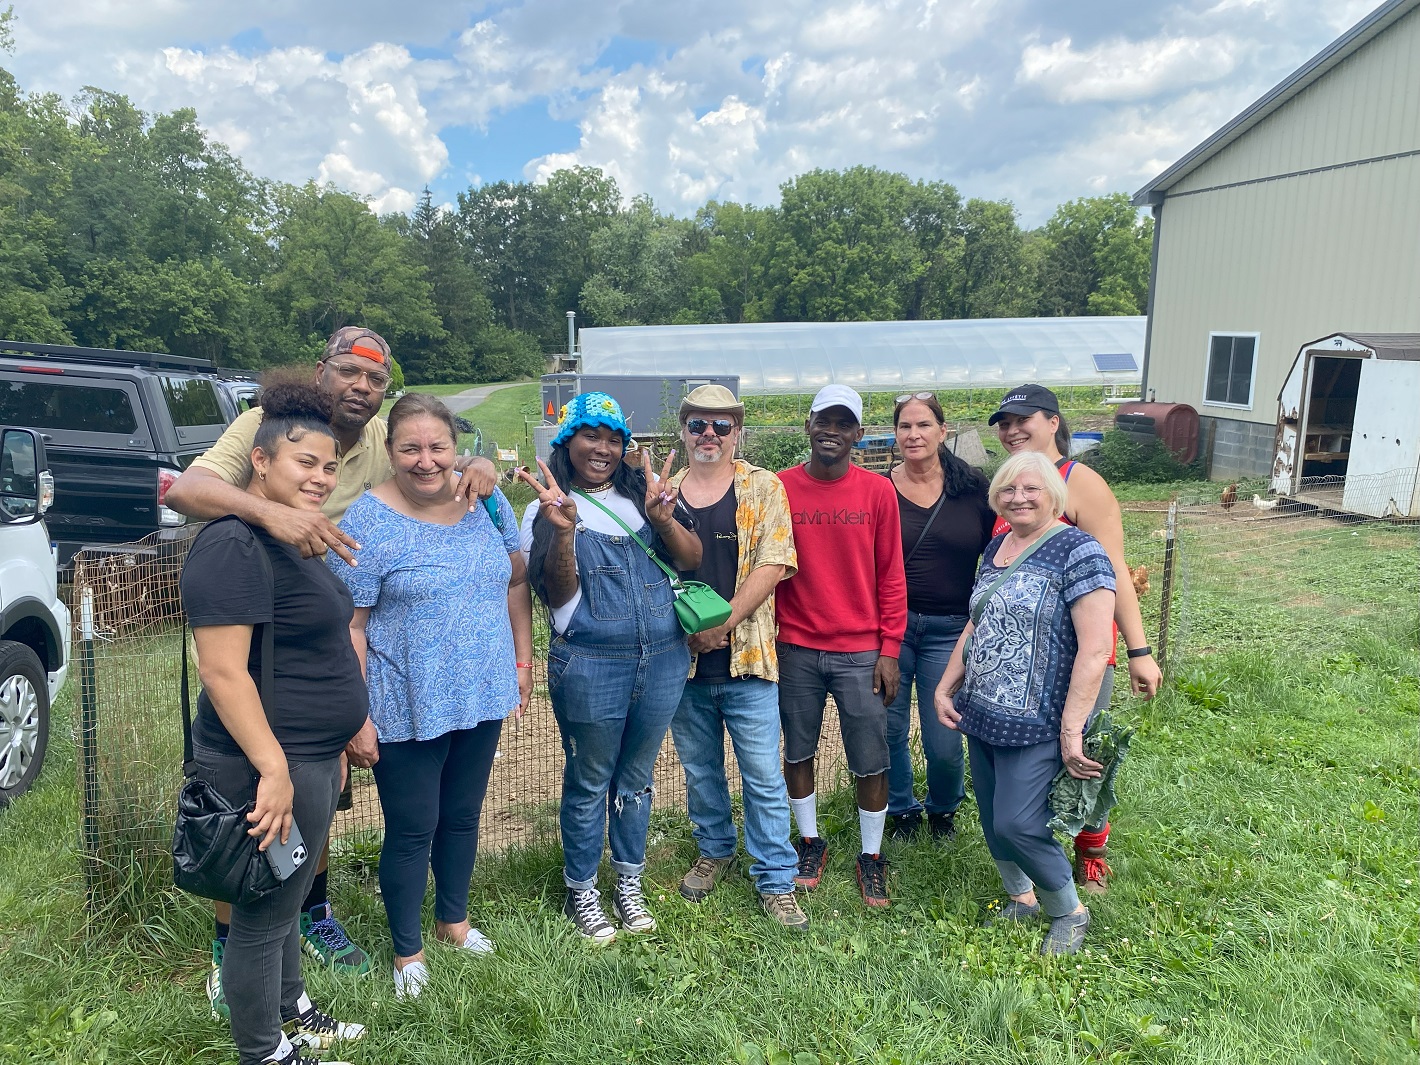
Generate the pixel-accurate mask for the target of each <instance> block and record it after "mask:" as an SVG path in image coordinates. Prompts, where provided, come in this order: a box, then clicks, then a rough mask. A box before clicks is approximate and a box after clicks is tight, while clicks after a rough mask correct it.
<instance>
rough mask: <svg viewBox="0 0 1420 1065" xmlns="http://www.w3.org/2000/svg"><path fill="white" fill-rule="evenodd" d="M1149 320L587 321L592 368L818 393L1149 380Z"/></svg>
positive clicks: (585, 357) (584, 364) (584, 352)
mask: <svg viewBox="0 0 1420 1065" xmlns="http://www.w3.org/2000/svg"><path fill="white" fill-rule="evenodd" d="M1146 321H1147V319H1145V318H1144V317H1142V316H1139V317H1100V318H973V319H964V320H953V321H930V322H762V323H753V324H748V325H651V326H618V327H608V328H587V329H583V330H581V331H580V332H579V334H578V340H579V347H580V351H581V370H582V372H583V373H585V374H645V375H652V374H654V375H664V376H674V377H682V376H686V375H695V374H715V375H716V376H724V375H730V374H736V375H738V376H739V379H740V391H741V392H743V393H747V394H754V393H769V392H783V393H808V392H815V391H817V390H818V389H819V388H821V387H823V386H824V385H826V384H831V383H837V384H844V385H849V386H851V387H853V388H857V389H861V390H864V391H892V390H896V389H903V388H923V389H932V390H934V391H941V390H945V389H957V388H981V387H988V388H989V387H999V388H1009V387H1010V386H1011V385H1014V384H1019V383H1022V382H1025V381H1036V382H1039V383H1041V384H1045V385H1051V386H1067V385H1095V386H1098V385H1137V384H1138V383H1139V382H1140V367H1141V366H1142V365H1143V362H1144V326H1145V322H1146Z"/></svg>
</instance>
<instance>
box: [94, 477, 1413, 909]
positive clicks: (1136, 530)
mask: <svg viewBox="0 0 1420 1065" xmlns="http://www.w3.org/2000/svg"><path fill="white" fill-rule="evenodd" d="M1324 487H1325V488H1327V490H1334V489H1336V488H1337V486H1336V485H1335V484H1334V483H1332V484H1328V485H1327V486H1324ZM1265 491H1266V488H1265V485H1264V484H1263V483H1262V482H1258V483H1257V484H1255V485H1254V484H1240V485H1238V486H1235V487H1232V488H1229V489H1224V486H1222V485H1199V486H1197V488H1196V489H1194V490H1193V491H1192V494H1191V495H1185V496H1184V497H1183V498H1181V499H1179V500H1178V501H1176V502H1174V503H1157V502H1147V503H1128V502H1126V503H1125V504H1124V505H1123V518H1124V530H1125V554H1126V557H1127V559H1128V561H1129V564H1130V566H1131V569H1132V571H1133V579H1134V584H1135V587H1136V590H1137V591H1138V592H1139V598H1140V606H1141V609H1142V610H1143V615H1144V625H1145V631H1146V632H1147V633H1148V634H1149V636H1150V638H1151V639H1152V640H1154V645H1155V649H1156V651H1157V652H1158V654H1159V656H1160V658H1161V659H1162V661H1163V662H1164V664H1165V666H1166V669H1168V671H1169V672H1171V673H1174V674H1179V673H1180V672H1182V673H1184V674H1189V675H1191V671H1197V670H1199V669H1204V670H1206V663H1207V661H1208V660H1209V658H1210V656H1211V655H1213V654H1215V653H1217V652H1219V651H1224V650H1227V649H1229V648H1235V647H1243V646H1248V645H1253V644H1256V643H1257V642H1258V641H1264V642H1265V641H1269V640H1271V641H1275V642H1278V643H1279V645H1285V642H1286V641H1289V640H1297V639H1303V640H1306V641H1308V644H1309V645H1311V646H1313V647H1319V646H1323V645H1325V644H1326V643H1327V642H1328V641H1335V640H1337V639H1338V638H1339V637H1340V636H1341V635H1344V634H1345V633H1347V632H1350V631H1354V630H1355V629H1356V628H1357V627H1365V626H1368V625H1376V624H1382V623H1388V621H1387V619H1390V618H1395V617H1399V618H1401V619H1402V622H1403V621H1404V619H1405V618H1406V617H1411V618H1413V615H1414V613H1415V604H1416V601H1417V590H1418V589H1420V581H1417V573H1420V565H1417V563H1420V553H1418V552H1417V525H1416V524H1414V523H1403V522H1396V521H1391V520H1385V519H1374V518H1359V517H1356V516H1355V515H1352V514H1346V513H1341V512H1339V511H1334V510H1331V509H1327V508H1326V507H1324V506H1317V505H1314V504H1306V503H1300V502H1288V501H1285V500H1280V501H1270V500H1260V502H1261V503H1262V504H1263V505H1262V506H1261V507H1259V506H1256V505H1254V503H1253V502H1252V496H1253V494H1254V492H1257V493H1259V494H1260V493H1262V492H1265ZM1234 496H1235V497H1236V501H1235V502H1234V501H1233V497H1234ZM1325 498H1329V497H1325ZM1325 498H1324V499H1323V502H1324V501H1325ZM1337 498H1338V499H1339V496H1338V497H1337ZM1270 502H1275V504H1276V505H1275V506H1268V505H1267V504H1268V503H1270ZM161 535H162V534H155V536H152V537H148V538H147V539H145V540H143V541H140V542H138V543H136V544H131V545H124V546H120V547H106V548H97V547H96V548H87V549H85V550H84V551H82V552H80V553H79V554H78V555H77V556H75V568H74V584H73V601H74V607H75V609H74V617H75V625H76V630H77V631H76V634H75V635H76V643H75V647H76V649H77V652H78V656H79V670H78V676H79V693H78V694H79V700H78V707H79V709H78V713H77V716H76V721H75V730H76V740H77V747H78V759H77V762H78V772H79V778H80V780H79V783H80V795H81V797H82V824H81V842H82V854H83V860H84V866H85V874H86V880H87V883H88V886H89V890H90V898H91V903H92V905H93V906H95V907H96V908H107V907H115V906H116V907H118V908H122V909H128V910H133V911H135V912H142V911H143V910H144V909H145V907H146V906H147V905H151V902H152V900H153V899H155V898H156V897H157V895H158V894H160V893H161V892H163V891H165V890H167V889H168V888H169V887H170V885H171V860H170V858H169V856H168V845H169V842H170V839H171V833H172V820H173V810H174V800H175V797H176V795H177V792H178V789H179V787H180V786H181V782H182V767H181V762H182V728H181V719H180V712H179V709H178V707H179V701H178V687H179V675H180V651H181V647H182V644H181V642H180V641H182V640H183V638H184V633H185V628H184V625H183V619H182V611H181V604H180V602H179V598H178V583H177V582H178V576H179V574H180V573H181V570H182V563H183V559H184V557H185V554H186V546H187V543H188V542H189V539H188V538H186V537H184V538H179V539H176V540H168V539H160V536H161ZM190 535H191V532H190V531H189V533H188V536H189V537H190ZM1410 624H1412V625H1413V621H1411V622H1410ZM534 630H535V647H536V653H535V655H534V661H535V666H534V691H533V696H532V700H531V703H530V705H529V707H528V709H527V712H526V713H525V714H524V715H523V717H522V719H521V720H517V719H514V718H509V719H508V721H507V722H506V723H505V724H504V729H503V735H502V739H501V741H500V744H499V749H498V755H497V757H496V759H495V761H494V767H493V773H492V776H491V778H490V781H489V785H488V793H487V798H486V800H485V802H484V808H483V820H482V826H481V831H480V849H481V850H482V851H483V852H485V853H491V852H497V851H502V850H505V849H507V848H509V847H512V846H518V845H525V844H534V843H546V842H552V841H555V840H556V839H557V809H558V801H559V797H560V794H561V779H562V765H563V754H562V747H561V743H560V740H559V737H558V732H557V725H556V721H555V720H554V718H553V714H552V704H551V702H550V700H549V698H548V695H547V675H546V651H547V642H548V624H547V617H546V614H545V612H544V611H542V610H541V609H540V608H539V609H538V610H536V611H535V621H534ZM189 646H190V644H189ZM190 683H191V685H192V691H191V694H192V696H193V697H194V700H195V697H196V692H197V676H196V669H195V662H194V665H193V668H192V670H191V678H190ZM1125 688H1127V685H1124V684H1118V685H1116V688H1115V691H1116V703H1117V707H1116V714H1117V715H1118V714H1119V713H1120V712H1123V713H1124V714H1126V715H1127V713H1128V709H1127V705H1125V704H1126V703H1127V700H1128V699H1129V698H1130V697H1129V696H1128V694H1127V692H1126V691H1125V690H1124V689H1125ZM915 716H916V715H915V714H914V732H915V730H916V725H915ZM824 731H825V735H824V738H823V743H822V745H821V758H820V760H819V767H818V775H819V781H818V788H819V790H820V791H822V792H831V791H835V790H838V789H840V788H843V787H845V786H846V785H847V784H848V781H849V778H848V775H847V767H846V765H845V764H844V761H843V755H842V748H841V744H840V742H839V738H838V733H837V723H836V719H835V715H834V714H833V713H831V712H830V713H829V714H827V715H826V716H825V723H824ZM913 748H914V751H915V752H916V755H917V757H918V758H919V759H920V747H919V745H918V744H917V743H916V742H915V741H914V745H913ZM726 769H727V774H728V776H729V779H730V787H731V791H732V792H735V791H738V774H737V772H736V770H735V763H734V755H733V751H732V750H731V749H730V746H729V744H728V742H727V744H726ZM352 792H353V803H352V807H351V809H349V810H348V811H343V812H341V813H340V814H338V815H337V819H336V823H335V826H334V829H333V832H332V851H333V853H334V854H335V856H336V861H335V862H333V863H332V868H333V869H334V870H336V875H341V874H340V871H341V870H342V869H344V868H346V867H349V866H351V865H352V864H354V865H365V866H368V865H369V864H371V863H372V862H373V861H374V859H375V857H376V855H377V853H378V846H379V840H380V834H381V829H382V820H381V816H380V807H379V801H378V796H377V794H376V791H375V785H374V780H373V776H372V774H371V773H370V772H369V771H368V770H363V769H357V770H355V771H354V773H353V788H352ZM684 804H685V780H684V775H683V773H682V770H681V767H680V764H679V762H678V760H677V759H676V757H675V750H674V746H673V744H672V742H671V739H670V737H669V736H667V738H666V741H665V745H664V747H663V748H662V751H661V755H660V758H659V759H658V761H657V763H656V767H655V808H656V809H658V810H661V811H672V812H674V811H683V810H684ZM342 858H344V859H346V860H342Z"/></svg>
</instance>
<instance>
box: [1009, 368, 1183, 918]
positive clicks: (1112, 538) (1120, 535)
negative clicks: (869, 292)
mask: <svg viewBox="0 0 1420 1065" xmlns="http://www.w3.org/2000/svg"><path fill="white" fill-rule="evenodd" d="M990 424H992V425H994V426H996V433H997V435H998V436H999V437H1000V439H1001V444H1002V445H1003V446H1004V447H1005V449H1006V450H1007V451H1008V452H1010V453H1011V454H1012V455H1014V454H1017V453H1018V452H1021V451H1039V452H1041V453H1042V454H1044V455H1045V456H1046V458H1048V459H1050V461H1051V462H1053V463H1054V464H1055V468H1056V469H1058V470H1059V471H1060V476H1061V477H1063V478H1065V489H1066V503H1065V513H1064V514H1062V515H1061V516H1060V520H1061V521H1063V522H1065V523H1066V524H1068V525H1074V526H1077V527H1078V528H1080V529H1083V530H1084V531H1085V532H1087V533H1089V534H1090V535H1091V536H1093V537H1094V538H1095V539H1096V540H1098V541H1099V542H1100V546H1101V547H1103V548H1104V549H1105V552H1106V553H1107V554H1108V555H1109V560H1110V562H1111V563H1113V565H1114V583H1115V599H1114V623H1115V627H1116V629H1117V632H1116V636H1115V647H1116V649H1117V646H1118V642H1119V641H1118V633H1123V634H1124V644H1125V646H1126V647H1127V648H1128V663H1129V685H1130V688H1131V689H1132V690H1133V691H1134V692H1135V693H1136V694H1138V695H1142V696H1143V697H1144V698H1145V699H1152V698H1153V697H1154V694H1155V693H1156V692H1157V691H1158V690H1159V684H1160V683H1161V682H1162V681H1163V673H1162V672H1161V671H1160V669H1159V664H1158V663H1157V662H1155V661H1154V651H1153V648H1151V647H1150V646H1149V642H1148V639H1147V638H1146V637H1145V635H1144V619H1143V617H1142V616H1141V615H1140V613H1139V597H1138V595H1137V594H1136V593H1135V591H1134V582H1133V581H1132V580H1131V579H1130V576H1129V567H1128V565H1126V564H1125V561H1124V520H1123V518H1122V517H1121V516H1120V511H1119V501H1118V500H1117V499H1115V498H1114V493H1113V492H1111V491H1110V489H1109V485H1108V484H1106V483H1105V480H1104V478H1103V477H1101V476H1100V475H1099V474H1097V473H1096V472H1095V471H1094V470H1092V469H1090V468H1089V467H1088V466H1086V465H1085V464H1084V463H1081V462H1074V461H1072V460H1071V459H1070V458H1069V457H1068V456H1069V454H1070V429H1069V427H1068V426H1067V425H1066V424H1065V419H1064V418H1063V417H1061V415H1060V401H1059V400H1058V399H1056V398H1055V393H1054V392H1052V391H1051V390H1050V389H1048V388H1046V387H1044V386H1043V385H1036V384H1029V385H1021V386H1019V387H1018V388H1013V389H1011V390H1010V391H1009V392H1007V393H1006V395H1005V396H1004V397H1002V399H1001V406H1000V408H999V409H998V410H997V411H996V413H995V414H993V415H991V422H990ZM995 531H996V533H997V534H1000V533H1002V532H1004V531H1005V529H1004V528H1003V523H1002V522H1001V521H1000V520H998V521H997V526H996V530H995ZM1116 653H1117V651H1116ZM1109 664H1110V667H1111V668H1109V669H1106V670H1105V674H1104V683H1103V685H1101V687H1100V693H1099V698H1098V700H1097V701H1096V703H1095V709H1096V710H1100V709H1103V708H1104V707H1107V706H1108V705H1109V699H1110V694H1111V692H1112V691H1113V688H1114V669H1113V666H1114V665H1115V654H1111V655H1110V659H1109ZM1108 840H1109V822H1108V821H1106V822H1105V823H1104V824H1103V825H1086V826H1085V828H1084V830H1083V831H1082V832H1080V834H1079V835H1078V836H1076V837H1075V880H1076V881H1077V882H1078V883H1079V885H1080V887H1081V888H1082V889H1083V890H1085V891H1087V892H1089V893H1091V894H1095V895H1102V894H1104V892H1105V890H1106V887H1107V885H1108V881H1107V879H1106V878H1107V876H1108V875H1109V872H1110V868H1109V866H1108V865H1107V864H1106V862H1105V856H1106V853H1107V849H1106V848H1107V843H1108Z"/></svg>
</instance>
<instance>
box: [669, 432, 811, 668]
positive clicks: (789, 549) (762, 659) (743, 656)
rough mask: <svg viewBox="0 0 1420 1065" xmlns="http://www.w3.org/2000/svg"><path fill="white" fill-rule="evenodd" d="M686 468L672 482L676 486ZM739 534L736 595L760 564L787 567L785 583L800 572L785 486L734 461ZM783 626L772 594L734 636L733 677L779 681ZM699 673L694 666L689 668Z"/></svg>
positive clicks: (731, 656)
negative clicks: (777, 638)
mask: <svg viewBox="0 0 1420 1065" xmlns="http://www.w3.org/2000/svg"><path fill="white" fill-rule="evenodd" d="M685 474H686V471H685V470H681V471H680V472H679V473H677V474H676V475H675V476H673V477H672V478H671V484H673V485H675V486H676V487H677V488H679V487H680V482H681V481H682V480H684V479H685ZM735 531H736V532H737V533H738V535H739V569H738V571H737V572H736V574H735V590H736V591H738V590H739V588H740V586H741V585H743V584H744V582H745V578H747V577H748V576H749V575H750V574H751V573H752V572H754V571H755V570H756V569H758V568H759V567H760V566H783V567H784V579H785V580H787V579H788V578H790V577H792V576H793V575H794V574H795V573H797V572H798V570H799V555H798V552H797V551H795V550H794V526H793V523H792V521H791V519H790V517H789V497H788V496H787V495H786V494H785V493H784V484H783V482H781V481H780V480H779V478H778V477H776V476H774V474H772V473H770V472H769V471H768V470H764V469H760V468H759V467H758V466H752V465H750V464H749V463H748V462H745V461H744V460H743V459H736V460H735ZM778 631H779V627H778V625H777V624H776V623H775V620H774V594H773V593H772V592H771V593H770V595H769V598H767V599H766V600H765V601H764V602H763V603H761V604H760V605H759V607H758V609H756V610H755V612H754V613H753V614H751V615H750V616H749V617H747V618H746V619H745V620H744V621H742V622H740V623H739V624H738V625H736V626H735V627H734V629H733V630H732V631H731V632H730V676H732V677H760V678H761V679H763V680H772V681H775V682H777V681H778V680H779V657H778V655H777V654H776V653H775V651H774V637H775V636H776V635H777V634H778ZM690 675H691V676H694V675H695V663H694V662H693V661H692V662H691V664H690Z"/></svg>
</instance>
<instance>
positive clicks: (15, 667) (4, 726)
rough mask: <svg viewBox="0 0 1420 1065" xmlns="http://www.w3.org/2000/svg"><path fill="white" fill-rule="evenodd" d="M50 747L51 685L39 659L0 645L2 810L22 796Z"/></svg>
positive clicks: (8, 643)
mask: <svg viewBox="0 0 1420 1065" xmlns="http://www.w3.org/2000/svg"><path fill="white" fill-rule="evenodd" d="M48 747H49V684H48V678H46V677H45V675H44V666H42V665H41V664H40V660H39V657H38V656H37V655H36V654H35V653H34V652H33V651H32V650H30V649H29V648H28V647H26V646H25V645H24V644H22V643H15V642H13V641H11V640H4V641H0V806H4V805H6V804H7V803H9V802H10V801H11V800H12V799H15V798H17V797H18V796H20V795H23V794H24V793H25V792H27V791H28V790H29V788H30V785H31V784H33V783H34V779H35V777H36V776H38V775H39V770H40V766H42V765H44V752H45V750H46V749H47V748H48Z"/></svg>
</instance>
